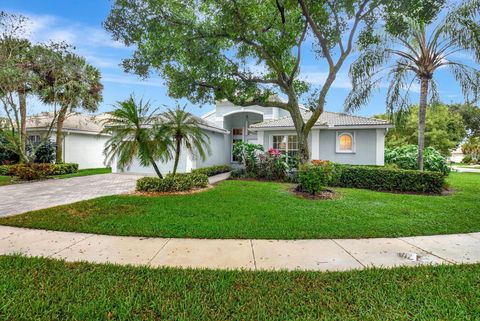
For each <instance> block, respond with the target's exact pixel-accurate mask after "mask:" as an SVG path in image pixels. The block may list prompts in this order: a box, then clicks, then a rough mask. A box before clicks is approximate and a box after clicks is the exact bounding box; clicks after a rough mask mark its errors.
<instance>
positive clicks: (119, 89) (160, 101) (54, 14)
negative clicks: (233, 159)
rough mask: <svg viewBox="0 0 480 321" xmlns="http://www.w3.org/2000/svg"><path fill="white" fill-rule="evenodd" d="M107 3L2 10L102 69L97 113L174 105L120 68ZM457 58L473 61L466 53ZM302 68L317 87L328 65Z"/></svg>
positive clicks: (445, 89)
mask: <svg viewBox="0 0 480 321" xmlns="http://www.w3.org/2000/svg"><path fill="white" fill-rule="evenodd" d="M111 5H112V2H111V1H109V0H0V10H4V11H7V12H12V13H19V14H22V15H25V16H27V17H28V18H29V19H30V21H31V22H30V24H29V34H28V37H29V38H30V39H31V40H32V41H33V42H48V41H50V40H53V41H66V42H67V43H70V44H72V45H73V46H75V51H76V53H77V54H79V55H82V56H84V57H85V58H86V59H87V61H88V62H89V63H90V64H92V65H93V66H95V67H97V68H99V69H100V71H101V73H102V82H103V85H104V92H103V97H104V99H103V102H102V103H101V105H100V107H99V112H106V111H110V110H112V109H113V108H114V104H115V103H116V102H117V101H121V100H124V99H126V98H127V97H128V96H130V95H131V94H134V95H135V97H137V98H143V99H144V100H150V101H151V102H152V104H154V105H157V106H162V105H166V106H169V107H174V106H175V105H176V103H177V101H175V100H173V99H171V98H170V97H168V93H167V88H166V87H165V85H164V81H163V80H162V78H161V77H159V76H153V77H151V78H149V79H147V80H142V79H140V78H138V77H137V76H135V75H132V74H127V73H125V72H124V71H123V69H122V67H121V66H120V63H121V61H122V59H125V58H129V57H130V56H131V54H132V53H133V49H132V48H126V47H125V46H123V45H122V44H121V43H117V42H114V41H113V40H112V39H111V37H110V35H109V34H108V32H106V31H105V30H104V29H103V28H102V22H103V21H104V20H105V19H106V17H107V16H108V13H109V10H110V7H111ZM307 45H308V44H307ZM307 45H306V46H307ZM309 46H311V44H310V45H309ZM354 58H355V55H352V56H351V57H350V58H349V59H347V61H346V63H345V66H344V67H343V68H342V70H340V72H339V74H338V76H337V79H336V81H335V83H334V85H333V88H332V89H331V91H330V92H329V94H328V96H327V104H326V110H328V111H336V112H342V111H343V103H344V99H345V97H346V95H347V94H348V92H349V90H350V88H351V83H350V80H349V78H348V65H349V64H350V63H351V62H352V61H353V59H354ZM456 58H457V59H460V60H463V61H469V62H471V61H472V59H471V57H469V56H468V55H466V54H464V55H463V56H458V57H456ZM301 71H302V75H303V76H302V77H304V78H305V79H307V80H308V81H310V82H311V83H313V84H314V85H319V84H321V83H322V82H323V81H324V80H325V77H326V71H327V66H326V65H325V63H324V61H322V60H318V59H316V58H315V57H314V56H313V55H309V54H306V55H304V56H303V59H302V64H301ZM436 80H437V82H438V84H439V90H440V97H441V100H442V101H443V102H445V103H457V102H463V96H462V93H461V90H460V88H459V86H458V85H457V84H456V82H455V81H454V79H453V78H452V77H451V75H450V74H449V73H448V72H447V71H446V70H439V72H438V73H437V74H436ZM381 87H382V88H380V89H379V90H378V91H377V92H375V94H374V95H373V97H372V99H371V100H370V102H369V103H368V104H367V105H366V106H365V107H363V108H362V109H361V110H359V111H358V112H356V114H358V115H364V116H370V115H374V114H380V113H384V112H385V97H386V88H385V87H386V86H381ZM411 101H412V103H416V102H417V101H418V85H416V86H414V88H413V90H412V94H411ZM179 103H180V104H181V105H183V104H187V106H188V107H187V109H188V110H189V111H190V112H192V113H193V114H196V115H202V114H204V113H207V112H208V111H210V110H212V109H213V108H214V106H212V105H203V106H200V105H198V104H197V105H193V104H190V103H188V102H187V101H183V100H182V101H179ZM46 108H47V107H46V106H42V105H41V104H40V103H39V102H38V101H32V102H30V105H29V109H30V111H31V112H32V113H35V112H38V111H44V110H46Z"/></svg>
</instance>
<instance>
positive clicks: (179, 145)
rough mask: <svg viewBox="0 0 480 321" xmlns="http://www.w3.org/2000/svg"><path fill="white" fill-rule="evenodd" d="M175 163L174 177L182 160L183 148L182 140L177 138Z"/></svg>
mask: <svg viewBox="0 0 480 321" xmlns="http://www.w3.org/2000/svg"><path fill="white" fill-rule="evenodd" d="M175 143H176V146H175V162H174V164H173V175H175V174H176V173H177V167H178V161H179V160H180V147H181V146H182V139H181V138H176V140H175Z"/></svg>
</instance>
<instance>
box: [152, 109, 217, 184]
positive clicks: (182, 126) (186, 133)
mask: <svg viewBox="0 0 480 321" xmlns="http://www.w3.org/2000/svg"><path fill="white" fill-rule="evenodd" d="M157 133H158V134H160V135H161V136H164V135H167V136H169V137H173V140H174V145H173V150H174V153H175V158H174V159H175V162H174V165H173V173H172V174H173V175H175V174H176V173H177V167H178V161H179V159H180V152H181V149H182V147H183V146H185V147H186V149H187V150H188V151H189V152H190V153H191V154H193V155H195V153H196V152H197V153H198V155H199V156H200V157H201V158H202V160H205V158H206V153H205V151H206V150H207V151H208V153H209V154H210V147H209V142H210V139H209V137H208V136H207V134H206V133H205V132H204V131H203V130H202V129H201V128H200V127H199V122H198V121H197V119H196V118H195V117H194V116H193V115H192V114H191V113H189V112H186V111H185V107H184V108H178V107H177V108H175V109H169V110H167V111H166V112H164V113H162V115H161V124H160V126H159V128H158V130H157ZM205 149H206V150H205Z"/></svg>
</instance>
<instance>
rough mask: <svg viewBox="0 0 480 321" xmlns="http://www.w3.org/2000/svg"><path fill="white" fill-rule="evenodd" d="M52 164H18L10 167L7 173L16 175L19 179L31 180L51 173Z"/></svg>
mask: <svg viewBox="0 0 480 321" xmlns="http://www.w3.org/2000/svg"><path fill="white" fill-rule="evenodd" d="M52 170H53V166H52V164H35V163H34V164H28V165H25V164H18V165H13V166H11V167H10V171H9V175H13V176H17V177H18V178H19V179H21V180H25V181H32V180H36V179H40V178H45V177H47V176H49V175H51V173H52Z"/></svg>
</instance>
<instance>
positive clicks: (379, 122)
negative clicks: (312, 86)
mask: <svg viewBox="0 0 480 321" xmlns="http://www.w3.org/2000/svg"><path fill="white" fill-rule="evenodd" d="M310 115H311V112H310V111H307V112H304V113H302V116H303V119H304V120H308V119H309V118H310ZM315 126H324V127H340V126H385V127H390V126H391V124H390V123H389V122H388V121H386V120H383V119H377V118H369V117H363V116H354V115H349V114H344V113H334V112H330V111H325V112H323V113H322V115H321V116H320V118H319V119H318V120H317V122H316V123H315ZM250 127H251V128H276V127H279V128H281V127H294V124H293V120H292V117H291V116H285V117H281V118H279V119H275V120H267V121H264V122H261V123H257V124H254V125H251V126H250Z"/></svg>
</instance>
